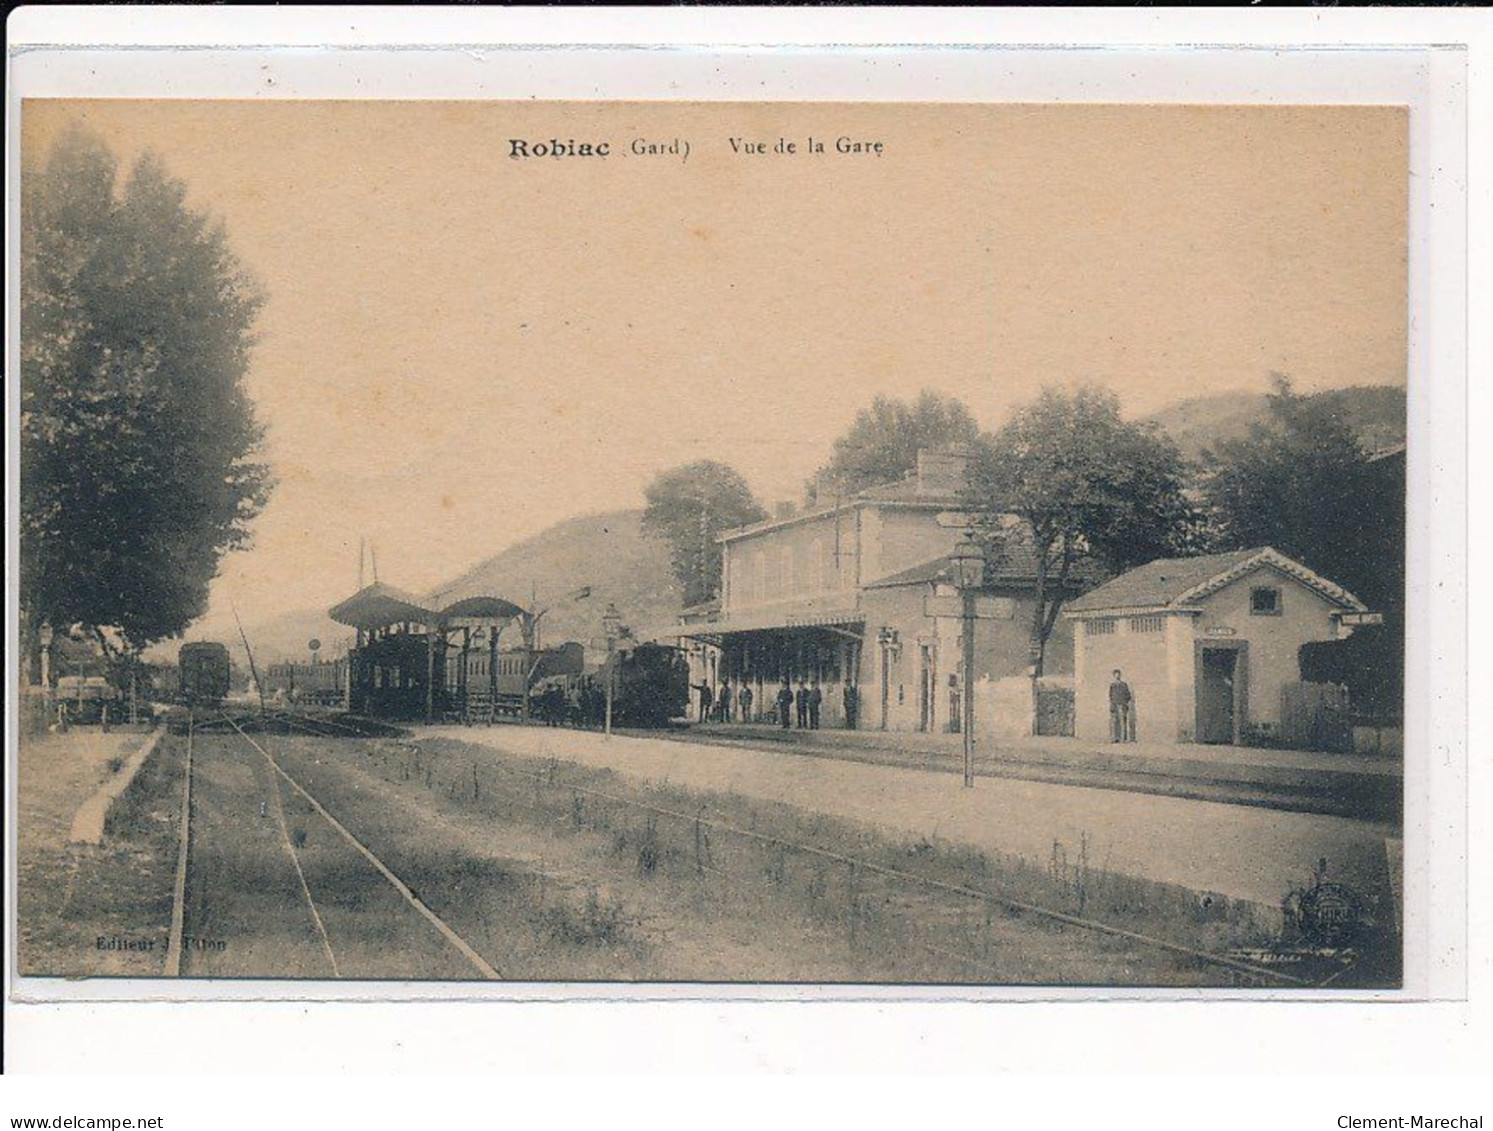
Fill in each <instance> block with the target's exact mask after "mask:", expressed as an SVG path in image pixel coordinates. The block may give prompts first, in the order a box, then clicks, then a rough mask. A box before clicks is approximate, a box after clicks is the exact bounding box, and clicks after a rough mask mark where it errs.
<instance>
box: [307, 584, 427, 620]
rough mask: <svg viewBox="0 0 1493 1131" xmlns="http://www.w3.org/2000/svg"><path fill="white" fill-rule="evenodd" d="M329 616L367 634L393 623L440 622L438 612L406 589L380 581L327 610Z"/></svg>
mask: <svg viewBox="0 0 1493 1131" xmlns="http://www.w3.org/2000/svg"><path fill="white" fill-rule="evenodd" d="M327 616H329V617H331V618H332V619H333V620H334V621H336V622H337V623H338V624H345V625H347V626H348V627H349V628H358V629H362V630H364V631H368V630H370V629H375V628H387V627H389V625H391V624H404V623H405V622H407V621H408V622H413V623H415V624H434V623H435V622H436V621H437V619H439V618H438V616H437V614H436V612H435V611H434V610H433V609H427V608H426V607H425V606H424V605H422V604H420V599H419V598H418V597H416V596H415V595H414V594H413V593H406V592H405V591H404V590H403V589H396V588H394V586H392V585H385V584H384V583H383V582H381V581H375V582H374V583H373V584H372V585H369V586H366V587H364V588H362V589H359V590H358V591H357V592H356V593H354V594H353V595H352V596H351V597H349V598H348V599H347V600H346V601H343V602H342V603H341V604H339V605H333V606H332V607H331V609H329V610H328V611H327Z"/></svg>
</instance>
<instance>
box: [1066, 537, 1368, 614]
mask: <svg viewBox="0 0 1493 1131" xmlns="http://www.w3.org/2000/svg"><path fill="white" fill-rule="evenodd" d="M1260 566H1270V567H1273V568H1275V569H1277V570H1279V571H1280V572H1282V573H1284V574H1286V575H1287V576H1289V577H1292V578H1294V579H1295V580H1297V581H1299V582H1301V584H1303V585H1305V586H1307V587H1308V588H1310V589H1314V590H1316V591H1317V592H1319V593H1321V594H1322V595H1323V596H1324V597H1326V598H1328V599H1329V600H1331V601H1334V602H1336V603H1337V604H1340V605H1342V606H1343V607H1345V608H1351V609H1356V610H1358V611H1366V607H1365V606H1364V604H1363V602H1362V601H1360V600H1359V599H1358V598H1357V597H1355V596H1353V594H1351V593H1349V592H1348V591H1347V590H1346V589H1343V588H1342V587H1341V586H1339V585H1335V584H1333V583H1332V582H1331V581H1328V580H1327V579H1326V578H1323V577H1319V576H1318V575H1317V574H1315V573H1313V572H1312V571H1311V570H1309V569H1307V568H1306V566H1304V565H1302V564H1301V563H1300V562H1298V561H1294V560H1293V559H1291V558H1288V557H1286V556H1285V555H1284V554H1282V553H1280V552H1279V551H1278V550H1274V549H1271V548H1270V547H1269V546H1262V547H1257V548H1255V549H1252V550H1233V551H1230V552H1229V553H1226V554H1204V555H1202V556H1200V557H1196V558H1162V559H1160V560H1158V561H1154V562H1150V563H1149V564H1147V565H1143V566H1140V567H1138V568H1136V569H1133V570H1131V571H1130V572H1129V573H1122V574H1121V575H1120V576H1119V577H1117V578H1115V579H1114V580H1113V581H1110V582H1106V583H1105V584H1104V585H1101V586H1099V588H1097V589H1095V590H1094V591H1093V592H1091V593H1087V594H1085V595H1084V596H1082V597H1080V598H1079V599H1078V600H1076V601H1074V602H1073V603H1072V604H1070V605H1069V606H1068V612H1070V613H1083V612H1094V611H1098V610H1107V609H1162V608H1167V607H1180V606H1185V605H1188V604H1189V603H1191V602H1194V601H1199V600H1202V599H1203V598H1204V597H1207V596H1208V595H1209V594H1211V593H1214V592H1217V591H1218V590H1219V589H1222V588H1223V587H1224V586H1225V585H1227V584H1229V583H1230V582H1231V581H1234V580H1235V579H1236V578H1239V577H1242V576H1243V575H1244V574H1246V573H1249V572H1251V571H1252V570H1254V569H1257V568H1259V567H1260Z"/></svg>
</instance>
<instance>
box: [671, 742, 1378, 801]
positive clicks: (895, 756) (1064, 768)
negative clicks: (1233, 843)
mask: <svg viewBox="0 0 1493 1131" xmlns="http://www.w3.org/2000/svg"><path fill="white" fill-rule="evenodd" d="M685 734H687V736H688V738H689V740H690V741H693V742H703V743H711V744H722V745H730V746H751V747H757V748H759V749H771V750H778V751H782V752H785V753H798V754H803V755H806V756H813V757H821V758H838V759H843V760H847V761H856V762H869V763H874V764H879V765H891V766H900V767H903V768H906V769H923V770H930V771H936V772H946V773H962V772H963V766H964V747H963V740H962V738H961V736H959V735H957V734H920V733H904V732H899V731H867V730H856V731H852V730H838V729H836V730H825V729H820V730H801V729H798V728H793V729H788V730H785V729H783V728H781V727H776V726H767V725H759V724H742V723H706V724H703V725H697V726H692V727H690V728H689V730H688V731H687V732H679V735H680V736H681V737H683V736H684V735H685ZM974 768H975V773H976V775H977V776H981V777H1010V778H1022V779H1025V780H1028V781H1048V782H1058V783H1066V784H1072V785H1087V786H1092V787H1095V788H1101V789H1105V788H1107V789H1125V790H1131V791H1134V792H1142V793H1161V794H1167V795H1170V796H1178V797H1192V798H1197V799H1200V800H1210V801H1224V802H1230V803H1234V804H1253V805H1264V806H1268V807H1271V808H1281V809H1291V810H1299V811H1302V812H1313V813H1327V814H1333V815H1337V816H1347V817H1358V818H1363V819H1369V820H1388V821H1398V820H1399V818H1400V813H1401V806H1402V798H1403V792H1404V781H1403V778H1404V771H1403V763H1402V760H1401V759H1400V758H1397V757H1396V758H1387V757H1373V756H1366V755H1362V754H1332V753H1324V752H1318V751H1306V750H1269V749H1261V748H1257V747H1248V746H1223V745H1203V744H1195V743H1177V744H1169V743H1159V742H1153V743H1137V742H1131V743H1094V742H1088V741H1084V740H1080V739H1075V738H1059V737H1046V736H1036V737H1029V738H1003V739H998V740H990V739H985V738H980V737H979V736H978V735H977V737H976V743H975V758H974Z"/></svg>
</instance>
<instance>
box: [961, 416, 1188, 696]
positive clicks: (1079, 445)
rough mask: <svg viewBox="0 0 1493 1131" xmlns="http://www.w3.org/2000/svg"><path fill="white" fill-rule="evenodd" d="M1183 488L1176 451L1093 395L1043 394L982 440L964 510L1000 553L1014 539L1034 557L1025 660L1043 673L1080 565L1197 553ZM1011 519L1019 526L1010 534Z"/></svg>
mask: <svg viewBox="0 0 1493 1131" xmlns="http://www.w3.org/2000/svg"><path fill="white" fill-rule="evenodd" d="M1184 483H1185V467H1184V464H1183V460H1182V457H1181V454H1180V453H1179V452H1178V451H1177V448H1176V445H1175V444H1173V443H1172V442H1171V441H1170V440H1169V439H1168V438H1167V437H1166V436H1165V434H1164V433H1162V432H1161V431H1160V430H1159V429H1158V428H1156V426H1154V425H1150V424H1134V423H1128V422H1126V421H1124V420H1122V419H1121V418H1120V405H1119V401H1118V399H1117V398H1116V397H1115V396H1114V395H1113V394H1111V393H1108V392H1105V391H1104V390H1101V389H1098V388H1094V387H1084V388H1080V389H1078V390H1077V391H1076V392H1074V393H1071V394H1069V393H1065V392H1063V391H1062V390H1059V389H1054V388H1047V389H1044V390H1043V391H1042V394H1041V396H1040V397H1039V398H1038V399H1037V401H1036V403H1034V404H1031V405H1029V406H1027V407H1025V408H1023V409H1021V410H1019V411H1018V412H1017V413H1016V414H1015V415H1014V416H1013V417H1012V418H1011V420H1010V421H1009V422H1008V423H1007V424H1006V425H1005V426H1004V427H1002V428H1001V429H999V430H998V431H997V432H996V433H995V434H994V435H990V436H986V437H984V438H982V440H981V442H980V443H979V444H978V445H977V446H976V448H975V458H974V460H973V461H972V466H971V469H970V486H969V497H970V503H971V506H972V508H973V510H974V511H975V513H976V515H977V517H978V520H979V524H980V525H981V527H982V528H983V529H984V531H985V536H986V538H987V539H988V540H989V541H990V542H992V543H994V552H995V553H996V554H997V555H998V554H1000V553H1001V552H1003V551H1004V550H1007V549H1008V548H1009V547H1008V546H1007V545H1005V544H1007V543H1009V542H1011V540H1013V539H1015V538H1018V537H1019V538H1020V539H1021V541H1022V542H1023V543H1024V544H1025V546H1026V548H1027V549H1029V550H1030V553H1031V555H1032V560H1033V566H1034V570H1035V573H1036V598H1037V599H1036V608H1035V610H1034V613H1033V622H1032V629H1031V655H1032V662H1033V665H1034V666H1035V667H1036V668H1037V671H1038V672H1039V673H1040V672H1041V666H1042V658H1043V654H1044V652H1045V650H1046V645H1047V640H1048V637H1049V636H1050V635H1051V633H1052V629H1053V626H1054V625H1055V624H1056V622H1057V617H1058V613H1059V611H1060V609H1061V606H1062V604H1063V602H1064V600H1066V599H1067V598H1068V597H1070V596H1072V595H1073V585H1074V582H1075V580H1076V578H1075V568H1074V567H1075V566H1077V565H1079V563H1080V562H1081V560H1083V559H1089V560H1091V561H1093V562H1095V563H1097V564H1099V565H1101V566H1103V567H1105V568H1108V569H1109V570H1113V571H1116V572H1118V571H1120V570H1124V569H1128V568H1131V567H1133V566H1135V565H1139V564H1141V563H1144V562H1147V561H1151V560H1154V559H1155V558H1159V557H1166V556H1168V555H1170V554H1177V553H1185V552H1187V550H1188V549H1189V548H1193V547H1194V542H1195V538H1196V535H1197V529H1198V526H1197V521H1196V516H1195V515H1194V513H1193V509H1192V507H1191V506H1190V505H1189V503H1188V502H1187V499H1186V496H1185V495H1184V493H1183V488H1184ZM1007 515H1013V516H1015V517H1016V519H1017V520H1018V522H1019V526H1018V528H1017V529H1016V530H1015V531H1013V530H1012V529H1011V527H1010V526H1009V524H1008V523H1007V522H1005V521H1004V518H1003V516H1007Z"/></svg>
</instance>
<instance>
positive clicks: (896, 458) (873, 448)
mask: <svg viewBox="0 0 1493 1131" xmlns="http://www.w3.org/2000/svg"><path fill="white" fill-rule="evenodd" d="M979 434H980V427H979V425H978V424H976V423H975V418H974V416H973V415H972V414H971V413H970V411H969V409H968V408H966V407H965V406H964V403H963V402H962V401H958V400H955V399H954V398H953V397H946V396H944V395H943V394H941V393H937V392H934V391H933V390H932V389H924V390H923V391H922V392H921V393H919V394H918V399H917V400H916V401H914V402H912V403H911V404H909V403H908V402H906V401H899V400H892V399H890V398H888V397H877V398H876V399H875V400H873V401H872V402H871V405H870V407H869V408H863V409H861V411H860V412H859V413H858V414H857V415H856V418H855V423H853V424H852V425H851V426H850V430H849V431H848V432H846V433H845V434H844V435H843V436H841V437H840V438H839V439H838V440H836V441H835V446H834V453H833V455H832V456H831V457H830V461H829V463H827V464H825V465H824V466H823V467H822V468H820V469H819V471H818V472H817V473H816V474H815V476H814V479H813V480H811V481H810V482H809V483H808V484H807V487H806V494H807V496H808V501H809V502H810V503H811V504H812V503H813V502H814V501H815V500H816V499H817V498H818V496H819V495H820V494H823V493H824V492H825V491H826V490H827V491H829V492H831V493H833V494H836V495H840V496H846V495H853V494H855V493H856V492H857V491H863V490H865V489H866V488H867V487H874V486H876V485H878V484H881V483H893V482H896V481H897V480H899V479H901V478H902V477H903V475H904V474H906V473H907V472H909V471H911V470H913V469H914V468H916V467H917V465H918V450H919V449H920V448H942V447H947V446H948V445H950V444H956V443H971V442H973V441H974V440H975V439H976V438H977V437H978V436H979Z"/></svg>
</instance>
